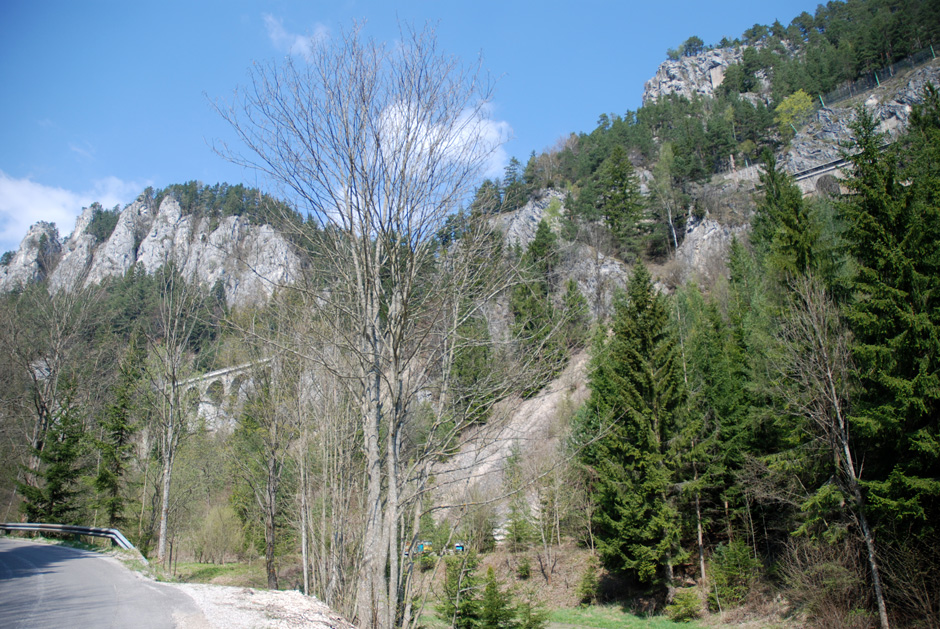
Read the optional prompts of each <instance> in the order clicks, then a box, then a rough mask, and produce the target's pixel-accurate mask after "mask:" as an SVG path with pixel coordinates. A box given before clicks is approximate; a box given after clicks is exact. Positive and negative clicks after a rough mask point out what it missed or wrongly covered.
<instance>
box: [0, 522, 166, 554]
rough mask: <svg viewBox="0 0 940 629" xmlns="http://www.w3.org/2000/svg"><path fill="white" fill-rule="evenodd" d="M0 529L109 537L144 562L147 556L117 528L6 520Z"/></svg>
mask: <svg viewBox="0 0 940 629" xmlns="http://www.w3.org/2000/svg"><path fill="white" fill-rule="evenodd" d="M0 531H33V532H38V533H65V534H67V535H88V536H91V537H107V538H108V539H110V540H111V541H113V542H114V543H115V544H117V545H118V546H120V547H121V548H124V549H126V550H132V551H134V552H135V553H137V554H138V555H139V556H140V558H141V559H143V561H144V563H148V562H147V558H146V557H144V556H143V554H141V552H140V551H139V550H137V548H135V547H134V545H133V544H131V543H130V542H129V541H128V539H127V538H126V537H124V534H123V533H121V532H120V531H119V530H117V529H102V528H96V527H94V526H75V525H73V524H42V523H39V522H4V523H2V524H0Z"/></svg>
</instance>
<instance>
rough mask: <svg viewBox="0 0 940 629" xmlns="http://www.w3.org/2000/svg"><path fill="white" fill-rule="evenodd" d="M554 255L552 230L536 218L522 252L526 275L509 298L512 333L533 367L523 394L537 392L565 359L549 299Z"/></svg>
mask: <svg viewBox="0 0 940 629" xmlns="http://www.w3.org/2000/svg"><path fill="white" fill-rule="evenodd" d="M558 258H559V254H558V240H557V238H556V236H555V234H554V233H553V232H552V230H551V228H550V227H549V226H548V223H546V222H545V221H544V220H542V221H539V226H538V229H537V230H536V232H535V238H534V239H533V240H532V242H531V243H529V247H528V248H527V249H526V253H525V255H524V256H523V263H524V264H525V265H526V266H527V267H528V277H527V279H526V281H525V282H523V283H522V284H519V285H518V286H516V287H515V288H514V289H513V292H512V295H511V297H510V302H509V308H510V310H511V311H512V314H513V324H512V331H513V334H515V336H516V338H517V339H518V340H519V344H520V346H521V349H522V351H524V352H525V355H526V357H527V360H528V361H529V364H530V365H531V366H532V367H533V368H534V369H533V370H534V374H533V379H532V380H533V383H532V385H531V386H530V387H528V388H527V389H526V390H525V391H524V392H523V393H524V394H525V395H532V394H534V393H536V392H538V391H539V389H541V387H542V385H543V384H544V383H545V381H546V379H548V378H551V377H552V376H554V375H555V374H556V373H557V372H558V371H559V370H560V369H561V368H562V366H563V365H564V361H565V360H566V359H567V347H566V345H565V339H564V338H562V337H563V334H562V332H563V330H562V327H561V325H560V316H559V313H558V311H557V309H556V308H555V305H554V303H553V302H552V291H553V288H554V284H555V282H556V277H555V266H556V265H557V264H558Z"/></svg>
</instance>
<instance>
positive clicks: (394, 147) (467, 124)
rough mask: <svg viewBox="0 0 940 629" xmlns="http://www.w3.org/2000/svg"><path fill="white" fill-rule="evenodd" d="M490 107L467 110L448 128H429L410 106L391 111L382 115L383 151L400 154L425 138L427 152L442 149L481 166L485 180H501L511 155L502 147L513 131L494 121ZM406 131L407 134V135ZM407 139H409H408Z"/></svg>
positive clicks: (454, 159)
mask: <svg viewBox="0 0 940 629" xmlns="http://www.w3.org/2000/svg"><path fill="white" fill-rule="evenodd" d="M491 114H492V106H491V105H490V104H489V103H485V104H483V105H482V106H481V107H475V108H467V109H465V110H464V111H463V112H462V113H461V114H460V116H459V117H458V119H457V120H456V121H453V123H452V124H447V125H446V126H434V125H427V124H426V123H425V122H424V121H421V120H420V118H421V116H420V115H419V114H417V113H412V112H410V111H409V108H408V106H407V105H396V106H392V107H389V108H388V109H386V110H385V111H384V112H383V117H382V123H381V124H382V127H383V135H384V136H385V145H386V146H385V147H384V149H385V150H386V151H388V152H389V153H390V155H394V154H401V153H402V152H403V151H402V149H401V148H400V147H402V146H404V145H405V144H408V143H410V142H411V141H413V140H414V139H417V138H423V142H424V146H422V149H423V150H424V151H430V150H432V149H431V147H432V146H433V147H435V148H434V150H440V149H443V155H444V156H445V157H446V158H447V159H449V160H453V161H455V162H471V163H476V164H479V165H480V167H481V168H480V170H481V174H482V175H483V176H484V177H490V178H493V177H502V176H503V170H504V169H505V167H506V164H508V163H509V155H508V154H507V153H506V149H504V148H503V145H504V144H505V143H506V142H507V141H508V140H509V139H510V138H511V137H512V127H511V126H510V125H509V123H508V122H506V121H505V120H494V119H493V118H492V117H491ZM406 130H407V131H406ZM406 136H407V137H406Z"/></svg>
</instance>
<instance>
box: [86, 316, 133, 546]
mask: <svg viewBox="0 0 940 629" xmlns="http://www.w3.org/2000/svg"><path fill="white" fill-rule="evenodd" d="M143 360H144V354H143V348H142V347H141V346H140V342H139V337H138V335H137V334H134V335H132V337H131V340H130V345H129V347H128V350H127V353H126V354H125V356H124V358H123V360H122V361H121V364H120V367H119V369H120V373H119V375H118V382H117V385H116V387H115V390H114V400H113V401H112V403H111V404H109V405H108V407H107V408H106V409H105V414H104V417H103V418H102V419H101V422H100V426H101V430H102V437H101V438H100V439H98V440H97V444H96V445H97V447H98V451H99V452H100V454H101V461H100V466H99V469H98V476H97V477H96V478H95V489H96V490H97V492H98V495H99V498H98V506H99V508H101V509H103V510H104V512H105V514H107V518H108V526H109V527H110V528H119V527H120V526H121V525H122V524H123V522H124V496H123V494H122V491H123V489H124V476H125V474H126V473H127V462H128V459H129V458H130V457H131V452H132V444H131V438H132V436H133V435H134V433H135V432H136V430H137V426H136V424H135V422H134V418H133V415H134V411H135V410H136V406H137V403H136V400H135V393H136V389H137V386H138V383H139V382H140V379H141V377H142V369H143V367H142V366H143Z"/></svg>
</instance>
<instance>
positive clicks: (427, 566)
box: [418, 553, 437, 572]
mask: <svg viewBox="0 0 940 629" xmlns="http://www.w3.org/2000/svg"><path fill="white" fill-rule="evenodd" d="M436 565H437V557H435V556H434V555H433V554H432V553H423V554H422V555H421V558H420V559H418V568H419V569H420V570H421V572H427V571H428V570H433V569H434V566H436Z"/></svg>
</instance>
